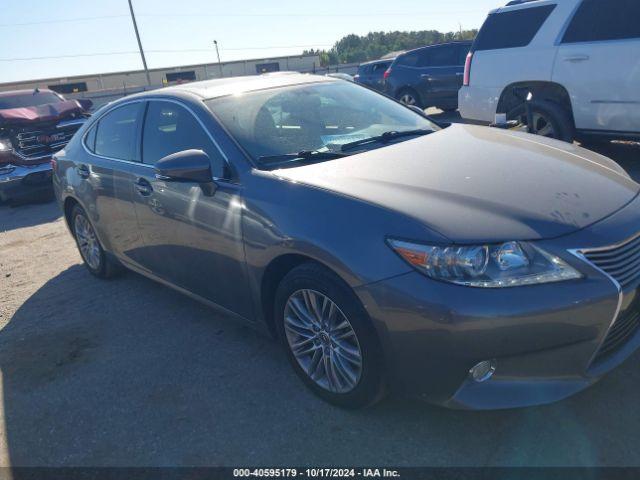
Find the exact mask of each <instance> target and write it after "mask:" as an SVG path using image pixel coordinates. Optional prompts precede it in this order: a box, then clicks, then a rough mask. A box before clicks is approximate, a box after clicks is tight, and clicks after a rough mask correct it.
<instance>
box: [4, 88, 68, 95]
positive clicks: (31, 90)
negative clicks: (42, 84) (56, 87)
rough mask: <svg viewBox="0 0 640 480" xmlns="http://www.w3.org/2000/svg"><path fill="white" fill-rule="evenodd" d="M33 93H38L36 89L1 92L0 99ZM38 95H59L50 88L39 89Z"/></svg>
mask: <svg viewBox="0 0 640 480" xmlns="http://www.w3.org/2000/svg"><path fill="white" fill-rule="evenodd" d="M32 93H36V89H35V88H25V89H22V90H7V91H5V92H0V97H13V96H14V95H29V94H32ZM37 93H53V94H55V95H57V93H56V92H54V91H53V90H49V89H48V88H39V89H38V92H37Z"/></svg>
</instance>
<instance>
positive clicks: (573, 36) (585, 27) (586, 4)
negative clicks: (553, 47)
mask: <svg viewBox="0 0 640 480" xmlns="http://www.w3.org/2000/svg"><path fill="white" fill-rule="evenodd" d="M628 38H640V1H638V0H584V1H583V2H582V5H580V8H578V10H577V12H576V14H575V16H574V17H573V20H571V23H570V24H569V27H568V28H567V31H566V32H565V34H564V38H563V39H562V43H578V42H599V41H605V40H622V39H628Z"/></svg>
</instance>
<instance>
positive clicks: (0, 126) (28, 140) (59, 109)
mask: <svg viewBox="0 0 640 480" xmlns="http://www.w3.org/2000/svg"><path fill="white" fill-rule="evenodd" d="M90 108H91V101H90V100H82V101H78V100H65V98H64V97H63V96H62V95H60V94H58V93H56V92H53V91H51V90H38V89H35V90H18V91H9V92H1V93H0V202H3V201H8V200H15V199H17V198H20V197H22V196H25V195H33V194H35V193H37V192H40V191H43V190H51V165H50V162H51V156H52V155H53V154H54V153H55V152H57V151H59V150H61V149H63V148H64V147H65V145H67V143H68V142H69V141H70V140H71V138H72V137H73V135H74V134H75V133H76V131H77V130H78V129H79V128H80V127H81V126H82V124H83V123H84V122H85V121H86V119H87V118H88V116H89V113H88V110H89V109H90Z"/></svg>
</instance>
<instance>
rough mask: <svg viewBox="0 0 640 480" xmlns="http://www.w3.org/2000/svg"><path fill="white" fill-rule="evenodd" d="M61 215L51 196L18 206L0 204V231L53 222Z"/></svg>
mask: <svg viewBox="0 0 640 480" xmlns="http://www.w3.org/2000/svg"><path fill="white" fill-rule="evenodd" d="M61 216H62V212H61V211H60V207H59V206H58V204H57V203H56V202H54V201H53V200H52V199H51V198H48V199H46V200H43V201H42V202H31V203H29V204H24V205H20V206H19V207H15V206H10V205H9V204H2V205H0V232H7V231H10V230H17V229H20V228H25V227H32V226H34V225H40V224H43V223H49V222H54V221H56V220H57V219H59V218H60V217H61Z"/></svg>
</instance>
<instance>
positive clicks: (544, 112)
mask: <svg viewBox="0 0 640 480" xmlns="http://www.w3.org/2000/svg"><path fill="white" fill-rule="evenodd" d="M530 105H531V112H532V115H533V121H534V125H533V132H532V133H533V134H535V135H541V136H543V137H547V138H555V139H557V140H562V141H563V142H568V143H573V141H574V139H575V127H574V125H573V120H572V118H571V114H570V113H569V112H568V111H567V110H566V109H565V108H563V107H561V106H560V105H558V104H557V103H554V102H552V101H549V100H534V101H532V102H531V103H530ZM513 119H517V120H520V121H521V122H522V123H523V124H525V125H526V124H527V113H526V109H525V106H524V105H522V106H521V107H519V108H518V109H517V110H516V111H515V112H513V113H512V114H511V116H510V118H509V120H513Z"/></svg>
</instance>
